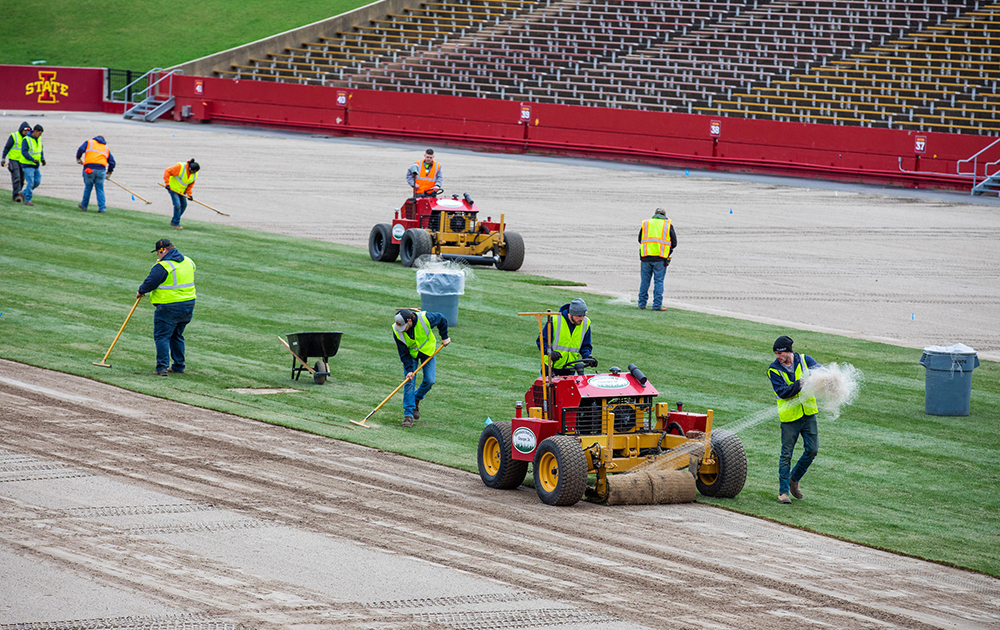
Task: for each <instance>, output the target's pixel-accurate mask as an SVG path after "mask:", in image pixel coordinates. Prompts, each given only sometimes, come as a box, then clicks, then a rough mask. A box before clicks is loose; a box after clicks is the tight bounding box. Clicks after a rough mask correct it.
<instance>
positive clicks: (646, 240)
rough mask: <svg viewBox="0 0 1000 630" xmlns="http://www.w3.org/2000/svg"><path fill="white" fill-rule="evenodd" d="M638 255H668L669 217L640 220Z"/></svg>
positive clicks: (664, 256)
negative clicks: (640, 233) (640, 230)
mask: <svg viewBox="0 0 1000 630" xmlns="http://www.w3.org/2000/svg"><path fill="white" fill-rule="evenodd" d="M639 255H640V256H659V257H660V258H667V257H668V256H670V219H667V220H666V221H664V220H663V219H646V220H645V221H643V222H642V239H641V240H640V241H639Z"/></svg>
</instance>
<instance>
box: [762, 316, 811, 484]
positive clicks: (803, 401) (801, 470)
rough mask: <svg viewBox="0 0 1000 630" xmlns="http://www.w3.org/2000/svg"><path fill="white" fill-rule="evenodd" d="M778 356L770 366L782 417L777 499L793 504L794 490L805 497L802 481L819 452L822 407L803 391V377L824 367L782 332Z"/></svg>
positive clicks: (769, 369) (777, 344) (769, 372)
mask: <svg viewBox="0 0 1000 630" xmlns="http://www.w3.org/2000/svg"><path fill="white" fill-rule="evenodd" d="M774 355H775V357H776V359H775V360H774V362H773V363H771V365H770V366H768V368H767V374H768V376H769V377H770V378H771V387H773V388H774V393H775V395H776V396H777V403H778V419H779V420H781V457H780V458H779V459H778V502H779V503H791V502H792V500H791V499H790V498H789V497H788V493H789V492H791V494H792V496H793V497H795V498H796V499H801V498H802V491H801V490H800V489H799V481H800V480H801V479H802V476H803V475H805V474H806V470H808V469H809V464H811V463H812V461H813V459H815V457H816V453H817V452H819V431H818V429H817V427H816V414H817V413H819V406H818V405H817V404H816V398H815V397H813V396H812V395H811V394H809V393H806V394H803V393H802V383H803V379H805V378H808V376H809V370H811V369H816V368H820V367H822V366H821V365H820V364H819V363H817V362H816V361H815V360H814V359H813V358H812V357H811V356H809V355H806V354H796V353H794V352H792V339H791V338H790V337H786V336H784V335H782V336H781V337H778V338H777V339H776V340H775V342H774ZM800 435H801V436H802V448H803V449H805V450H804V452H803V453H802V457H800V458H799V461H798V462H797V463H796V464H795V470H792V471H791V472H790V473H789V468H791V465H792V451H793V450H794V449H795V443H796V442H798V440H799V436H800Z"/></svg>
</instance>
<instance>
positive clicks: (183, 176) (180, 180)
mask: <svg viewBox="0 0 1000 630" xmlns="http://www.w3.org/2000/svg"><path fill="white" fill-rule="evenodd" d="M178 164H180V165H181V172H180V173H179V174H177V175H171V176H170V190H172V191H174V192H175V193H177V194H179V195H183V194H184V191H185V190H187V187H188V186H190V185H191V184H193V183H194V181H195V180H196V179H198V173H189V172H188V165H187V162H178Z"/></svg>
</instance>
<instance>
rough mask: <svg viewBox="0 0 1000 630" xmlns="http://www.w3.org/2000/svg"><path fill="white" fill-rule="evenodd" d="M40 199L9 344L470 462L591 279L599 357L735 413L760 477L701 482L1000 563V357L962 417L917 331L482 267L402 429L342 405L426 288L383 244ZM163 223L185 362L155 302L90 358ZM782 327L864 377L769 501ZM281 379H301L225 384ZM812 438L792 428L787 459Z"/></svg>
mask: <svg viewBox="0 0 1000 630" xmlns="http://www.w3.org/2000/svg"><path fill="white" fill-rule="evenodd" d="M35 201H36V205H35V207H33V208H26V207H24V206H14V205H13V204H10V203H9V202H4V205H2V206H0V217H2V219H0V220H2V223H3V230H2V232H0V270H2V271H0V273H2V282H0V311H2V312H3V317H2V318H0V332H2V336H0V356H2V357H3V358H6V359H11V360H15V361H21V362H24V363H30V364H32V365H38V366H41V367H45V368H51V369H54V370H60V371H63V372H67V373H72V374H78V375H81V376H85V377H88V378H93V379H95V380H99V381H102V382H106V383H111V384H114V385H117V386H120V387H124V388H127V389H130V390H134V391H137V392H143V393H146V394H150V395H153V396H159V397H163V398H169V399H172V400H177V401H180V402H184V403H189V404H193V405H198V406H202V407H206V408H211V409H217V410H219V411H225V412H229V413H234V414H238V415H241V416H245V417H248V418H256V419H259V420H262V421H265V422H270V423H274V424H278V425H283V426H287V427H291V428H295V429H300V430H303V431H310V432H313V433H317V434H320V435H325V436H329V437H333V438H338V439H344V440H349V441H351V442H356V443H359V444H365V445H369V446H373V447H378V448H381V449H385V450H390V451H395V452H399V453H404V454H407V455H411V456H413V457H419V458H421V459H426V460H429V461H434V462H438V463H441V464H444V465H447V466H452V467H456V468H461V469H464V470H468V471H475V470H476V446H477V442H478V439H479V433H480V431H481V430H482V427H483V423H484V421H485V420H486V418H487V416H489V417H491V418H492V419H494V420H500V419H508V418H509V417H510V416H511V415H513V410H514V403H515V401H517V400H519V399H522V397H523V395H524V392H525V390H526V389H527V388H528V387H529V385H530V384H531V383H532V381H533V380H534V378H535V377H536V376H537V374H538V354H537V350H536V348H535V345H534V339H535V336H536V335H537V322H536V320H535V319H534V318H533V317H518V316H517V313H518V312H519V311H540V310H545V309H546V308H553V309H557V308H558V307H559V306H560V305H562V304H564V303H566V302H568V301H569V300H570V299H572V298H573V297H577V296H580V295H583V297H584V298H585V299H586V300H587V304H588V305H589V306H590V317H591V318H592V320H593V341H594V346H595V351H594V356H595V357H597V358H598V359H599V360H600V366H601V370H602V371H606V370H607V368H609V367H611V366H619V367H621V368H625V366H627V365H628V364H629V363H635V364H636V365H638V366H639V367H640V369H642V371H643V372H644V373H645V374H646V375H647V376H648V377H649V379H650V382H651V383H652V384H653V385H654V386H655V387H656V388H657V389H658V391H659V392H660V396H659V397H658V398H657V401H659V402H670V403H671V404H673V403H675V402H676V401H682V402H683V403H684V406H685V410H688V411H696V412H703V411H704V410H705V409H709V408H711V409H713V410H714V411H715V426H716V427H718V428H725V427H727V426H729V427H737V426H740V427H744V428H742V429H741V430H740V431H739V435H740V438H741V439H742V440H743V443H744V445H745V447H746V449H747V456H748V461H749V477H748V479H747V484H746V487H745V489H744V490H743V492H742V494H740V495H739V497H737V498H736V499H731V500H713V499H707V498H705V497H700V496H699V497H698V501H700V502H705V503H713V504H717V505H720V506H723V507H725V508H727V509H731V510H735V511H738V512H743V513H746V514H752V515H755V516H760V517H764V518H768V519H772V520H775V521H779V522H782V523H788V524H790V525H793V526H797V527H802V528H804V529H808V530H811V531H816V532H821V533H824V534H828V535H831V536H837V537H840V538H843V539H846V540H851V541H856V542H859V543H863V544H866V545H871V546H874V547H879V548H883V549H888V550H892V551H896V552H901V553H905V554H910V555H913V556H918V557H921V558H927V559H931V560H935V561H939V562H943V563H948V564H953V565H956V566H960V567H965V568H969V569H974V570H976V571H981V572H985V573H989V574H992V575H1000V554H997V549H1000V492H998V491H997V489H998V488H1000V434H998V431H997V418H998V415H1000V414H998V412H997V409H1000V368H998V364H997V363H993V362H989V361H983V362H982V365H981V366H980V367H979V368H978V369H976V371H975V372H974V374H973V378H972V382H973V392H972V415H970V416H969V417H965V418H947V417H937V416H928V415H926V414H924V370H923V368H922V367H921V366H920V365H919V364H918V361H919V359H920V354H921V352H920V350H914V349H909V348H900V347H896V346H891V345H885V344H879V343H872V342H868V341H862V340H857V339H850V338H846V337H838V336H834V335H828V334H820V333H814V332H807V331H798V330H787V329H784V328H777V327H775V326H771V325H766V324H759V323H754V322H748V321H742V320H737V319H728V318H724V317H718V316H713V315H705V314H701V313H696V312H691V311H684V310H680V309H671V310H670V311H668V312H667V313H658V314H655V316H654V315H653V314H650V313H649V312H648V311H639V310H638V309H636V308H635V306H634V305H631V306H630V305H627V304H624V303H622V302H621V301H616V300H614V299H612V298H609V297H605V296H598V295H589V294H585V293H584V294H581V293H579V292H577V291H568V290H565V289H561V288H559V287H555V286H548V285H549V284H553V283H558V281H553V280H549V279H544V278H539V277H533V276H528V275H525V274H521V273H510V272H501V271H497V270H495V269H492V268H475V269H474V274H475V277H472V278H468V280H467V284H466V293H465V295H463V296H461V298H460V312H459V322H458V325H457V326H455V327H454V328H452V329H451V336H452V341H453V343H452V344H451V345H450V346H449V347H447V348H445V349H444V350H443V351H442V352H441V353H440V355H439V356H438V377H437V385H436V386H435V387H434V390H433V392H432V393H431V395H430V396H429V397H428V399H427V401H426V402H425V403H424V404H423V405H421V410H420V411H421V414H422V418H421V420H420V421H418V423H417V426H416V427H415V428H413V429H407V430H404V429H402V428H401V427H400V426H399V424H400V420H401V417H402V401H401V396H400V395H399V394H397V396H396V397H395V398H394V399H393V400H391V401H389V402H388V403H387V404H386V405H385V406H384V407H383V408H382V409H380V410H379V412H378V413H376V414H375V415H374V416H372V418H371V419H370V420H369V424H371V425H373V426H374V427H375V428H370V429H366V428H362V427H358V426H356V425H353V424H351V423H350V420H361V419H362V418H364V417H365V416H366V415H367V414H368V413H369V412H370V411H371V410H372V409H374V408H375V406H376V405H378V403H379V402H380V401H381V400H382V399H383V398H385V396H387V395H388V394H389V392H391V391H392V390H393V389H394V388H395V387H396V386H397V385H399V383H400V381H401V380H402V377H403V374H402V366H401V364H400V362H399V358H398V357H397V355H396V349H395V344H394V343H393V341H392V337H391V333H390V323H391V317H392V315H393V313H394V307H397V306H418V305H419V296H418V295H417V293H416V288H415V286H416V283H415V270H413V269H406V268H404V267H402V266H401V265H400V264H399V263H393V264H388V263H375V262H372V261H371V260H370V259H369V257H368V253H367V251H365V250H364V249H362V248H355V247H346V246H341V245H332V244H329V243H324V242H319V241H312V240H305V239H296V238H292V237H286V236H277V235H273V234H265V233H259V232H252V231H249V230H243V229H238V228H231V227H226V226H221V225H213V224H207V223H200V222H198V221H192V220H186V222H185V228H186V229H185V230H184V231H183V232H174V231H172V230H168V229H166V228H167V225H166V221H165V219H164V218H163V217H159V216H155V215H151V214H147V213H141V212H133V211H128V210H120V209H112V211H111V212H109V213H108V214H106V215H97V214H96V213H82V212H79V211H78V210H76V209H75V205H76V204H75V203H74V202H69V201H61V200H53V199H49V198H45V197H36V198H35ZM167 232H170V233H169V234H167ZM163 237H169V238H171V239H173V240H174V242H175V244H176V245H177V246H178V248H179V249H180V251H181V252H182V253H184V254H186V255H189V256H191V257H192V258H193V259H194V260H195V261H196V263H197V265H198V272H197V280H196V282H197V288H198V304H197V307H196V309H195V316H194V321H193V322H192V324H191V325H190V326H189V327H188V329H187V332H186V335H185V336H186V338H187V349H188V372H187V373H186V374H184V375H183V376H180V375H176V376H175V375H171V376H170V377H169V378H156V377H154V376H152V375H151V373H152V371H153V367H154V356H155V351H154V348H153V340H152V307H151V306H150V304H149V302H148V300H144V301H143V302H142V303H141V304H140V305H139V308H138V309H137V310H136V313H135V315H133V317H132V320H131V321H130V322H129V325H128V326H127V327H126V329H125V332H124V333H123V334H122V336H121V339H120V340H119V341H118V344H117V345H116V346H115V348H114V351H113V352H112V353H111V356H110V357H109V358H108V363H110V364H111V365H112V366H113V367H112V368H111V369H107V368H101V367H97V366H94V365H92V363H93V362H94V361H99V360H100V359H101V358H102V357H103V356H104V353H105V352H106V351H107V349H108V347H109V346H110V344H111V342H112V340H113V339H114V336H115V334H116V333H117V332H118V329H119V328H120V327H121V325H122V322H123V321H124V319H125V317H126V315H127V314H128V311H129V309H130V308H131V307H132V304H133V303H134V301H135V290H136V288H137V287H138V285H139V283H140V282H141V281H142V279H143V278H145V276H146V274H147V273H148V271H149V268H150V267H151V266H152V264H153V263H154V261H155V257H154V256H153V255H152V254H150V253H149V250H150V249H152V245H153V243H154V242H155V241H156V240H157V239H159V238H163ZM527 256H529V257H530V256H531V251H528V252H527ZM636 281H638V278H636ZM321 330H334V331H342V332H343V333H344V336H343V340H342V343H341V347H340V351H339V352H338V353H337V355H336V356H335V357H333V358H332V359H331V360H330V371H331V372H332V374H331V376H330V380H329V381H327V383H326V384H325V385H315V384H314V383H313V382H312V379H311V378H310V377H309V375H308V374H307V373H304V374H303V376H302V378H301V380H299V381H298V382H294V381H291V380H290V370H291V355H290V354H289V353H288V350H287V349H285V347H284V346H282V345H281V342H280V341H279V340H278V339H277V338H276V337H277V336H280V335H284V334H286V333H291V332H301V331H321ZM785 333H788V334H790V335H791V336H792V337H793V338H794V339H795V343H796V349H797V350H800V351H804V352H807V353H809V354H810V355H812V356H813V357H815V358H816V359H817V360H818V361H820V362H821V363H832V362H838V363H841V364H845V363H849V364H852V365H854V366H855V367H857V368H858V369H860V370H862V371H863V372H864V375H865V384H864V385H863V387H862V389H861V393H860V395H859V397H858V399H857V401H856V402H855V403H854V404H853V405H851V406H849V407H845V408H844V409H842V413H841V416H840V417H839V418H837V419H832V418H829V417H822V416H821V418H820V423H819V424H820V452H819V456H818V457H817V459H816V461H815V462H814V463H813V466H812V468H811V469H810V470H809V474H808V475H806V477H805V478H804V479H803V482H802V490H803V492H804V493H805V499H804V500H802V501H795V502H793V504H792V505H791V506H783V505H779V504H778V503H777V501H776V495H777V458H778V450H779V428H778V426H777V420H775V419H774V417H773V414H768V413H767V412H768V410H770V409H771V408H772V407H773V405H774V402H773V397H774V396H773V393H772V391H771V387H770V385H769V383H768V379H767V375H766V369H767V365H768V363H770V362H771V361H772V360H773V354H772V353H771V343H772V342H773V340H774V339H775V337H777V336H778V335H780V334H785ZM315 360H316V358H315V357H313V358H312V359H311V361H315ZM285 387H294V388H295V389H297V390H300V393H284V394H270V395H253V394H246V393H238V392H233V391H230V390H231V389H234V388H285ZM754 418H766V419H765V420H763V421H761V422H757V423H755V422H753V419H754ZM748 419H749V420H750V421H749V422H748ZM800 453H801V446H800V449H799V450H797V451H796V458H797V457H798V455H799V454H800ZM567 509H572V508H567ZM608 509H616V508H608ZM661 509H665V510H669V509H671V508H670V507H669V506H665V507H663V508H661Z"/></svg>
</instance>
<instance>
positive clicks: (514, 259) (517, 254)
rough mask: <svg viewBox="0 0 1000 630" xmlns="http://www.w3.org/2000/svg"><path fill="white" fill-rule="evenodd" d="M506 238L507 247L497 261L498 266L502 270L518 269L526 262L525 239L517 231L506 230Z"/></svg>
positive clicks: (504, 234)
mask: <svg viewBox="0 0 1000 630" xmlns="http://www.w3.org/2000/svg"><path fill="white" fill-rule="evenodd" d="M503 237H504V240H506V241H507V247H506V249H505V251H504V254H503V255H502V256H500V260H498V261H496V263H495V264H496V268H497V269H499V270H501V271H517V270H518V269H520V268H521V264H522V263H524V239H523V238H521V235H520V234H518V233H517V232H504V233H503Z"/></svg>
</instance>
